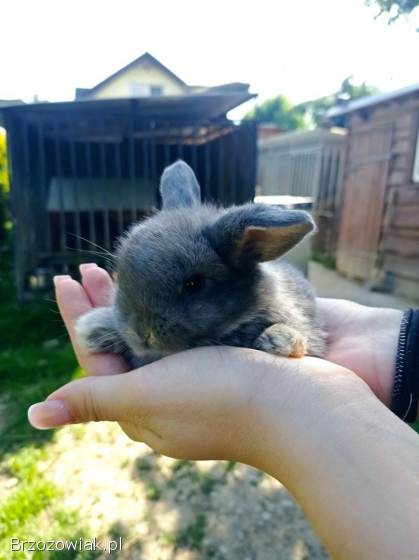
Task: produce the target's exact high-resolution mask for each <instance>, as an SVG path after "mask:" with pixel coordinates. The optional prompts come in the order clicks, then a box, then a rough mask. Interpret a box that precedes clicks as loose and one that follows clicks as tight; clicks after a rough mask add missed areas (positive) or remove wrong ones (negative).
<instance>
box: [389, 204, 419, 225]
mask: <svg viewBox="0 0 419 560" xmlns="http://www.w3.org/2000/svg"><path fill="white" fill-rule="evenodd" d="M391 225H392V226H393V227H404V228H413V229H418V227H419V204H412V205H410V206H398V207H396V208H394V209H393V219H392V220H391Z"/></svg>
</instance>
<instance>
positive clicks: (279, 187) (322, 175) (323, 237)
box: [257, 128, 346, 257]
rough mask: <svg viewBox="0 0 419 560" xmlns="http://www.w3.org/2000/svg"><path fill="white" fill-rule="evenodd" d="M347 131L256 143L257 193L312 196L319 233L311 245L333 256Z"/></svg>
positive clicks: (306, 133) (295, 134)
mask: <svg viewBox="0 0 419 560" xmlns="http://www.w3.org/2000/svg"><path fill="white" fill-rule="evenodd" d="M345 149H346V131H345V130H344V129H339V128H332V129H330V130H326V129H316V130H311V131H304V132H292V133H288V134H280V135H278V136H276V137H273V138H269V139H267V140H261V141H259V142H258V173H257V191H258V193H259V194H262V195H292V196H304V197H307V196H308V197H312V199H313V213H314V215H315V218H316V221H317V225H318V234H317V236H316V237H315V238H314V240H313V246H314V248H315V249H316V250H318V251H320V252H322V253H323V254H325V255H327V256H330V257H334V255H335V251H336V242H337V238H338V220H339V211H340V205H341V199H342V173H343V167H344V157H345Z"/></svg>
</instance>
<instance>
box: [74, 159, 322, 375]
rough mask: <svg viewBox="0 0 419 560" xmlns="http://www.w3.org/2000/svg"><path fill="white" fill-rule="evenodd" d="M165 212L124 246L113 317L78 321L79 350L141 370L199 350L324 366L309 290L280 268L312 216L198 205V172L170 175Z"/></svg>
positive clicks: (95, 314) (183, 167) (165, 180)
mask: <svg viewBox="0 0 419 560" xmlns="http://www.w3.org/2000/svg"><path fill="white" fill-rule="evenodd" d="M160 192H161V195H162V201H163V209H162V210H161V211H160V212H158V213H156V214H155V215H154V216H152V217H150V218H148V219H147V220H145V221H143V222H141V223H138V224H135V225H133V226H132V227H131V229H130V230H129V231H128V232H127V233H126V235H125V236H124V237H122V239H121V240H120V243H119V247H118V250H117V255H116V259H117V260H116V262H117V282H116V286H115V293H114V297H113V304H112V306H111V307H103V308H96V309H93V310H92V311H90V312H89V313H87V314H86V315H83V316H82V317H80V319H79V320H78V323H77V325H76V332H77V335H78V340H79V343H80V344H81V345H82V346H83V347H84V348H86V349H88V350H89V351H91V352H114V353H117V354H121V355H122V356H124V358H125V359H126V360H127V362H128V363H129V365H130V366H132V367H140V366H141V365H144V364H146V363H149V362H152V361H155V360H158V359H159V358H161V357H163V356H166V355H168V354H171V353H173V352H179V351H181V350H186V349H188V348H194V347H196V346H207V345H214V344H215V345H231V346H244V347H247V348H255V349H258V350H264V351H265V352H270V353H272V354H280V355H282V356H292V357H300V356H303V355H304V354H311V355H314V356H321V355H322V354H323V352H324V347H325V336H324V333H323V331H322V329H321V327H320V324H319V320H318V318H317V316H316V308H315V299H314V294H313V292H312V289H311V287H310V285H309V283H308V282H307V281H306V280H305V279H304V278H303V277H302V276H301V275H300V273H299V272H298V271H297V270H295V269H293V268H292V267H291V266H289V265H287V264H282V263H278V262H270V261H274V259H277V258H278V257H280V256H281V255H283V254H284V253H286V252H287V251H289V250H290V249H291V248H292V247H293V246H294V245H296V243H298V242H299V241H300V240H301V239H302V238H303V237H304V236H305V235H306V234H307V233H309V232H310V231H312V230H313V229H314V223H313V221H312V219H311V217H310V215H309V214H307V213H306V212H303V211H297V210H282V209H279V208H276V207H271V206H268V205H265V204H245V205H243V206H233V207H231V208H226V209H220V208H217V207H215V206H212V205H209V204H201V201H200V187H199V185H198V182H197V179H196V177H195V175H194V173H193V171H192V169H191V168H190V167H189V166H188V165H187V164H186V163H185V162H183V161H177V162H176V163H174V164H172V165H171V166H169V167H167V168H166V169H165V171H164V172H163V175H162V178H161V184H160Z"/></svg>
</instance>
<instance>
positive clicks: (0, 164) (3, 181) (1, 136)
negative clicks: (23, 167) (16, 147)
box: [0, 128, 9, 192]
mask: <svg viewBox="0 0 419 560" xmlns="http://www.w3.org/2000/svg"><path fill="white" fill-rule="evenodd" d="M0 188H2V189H3V191H4V192H8V191H9V174H8V168H7V150H6V134H5V132H4V129H2V128H0Z"/></svg>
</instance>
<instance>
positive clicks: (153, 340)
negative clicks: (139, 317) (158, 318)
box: [146, 331, 156, 346]
mask: <svg viewBox="0 0 419 560" xmlns="http://www.w3.org/2000/svg"><path fill="white" fill-rule="evenodd" d="M146 342H147V344H148V345H149V346H154V345H155V344H156V335H155V334H154V332H153V331H148V333H147V336H146Z"/></svg>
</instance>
